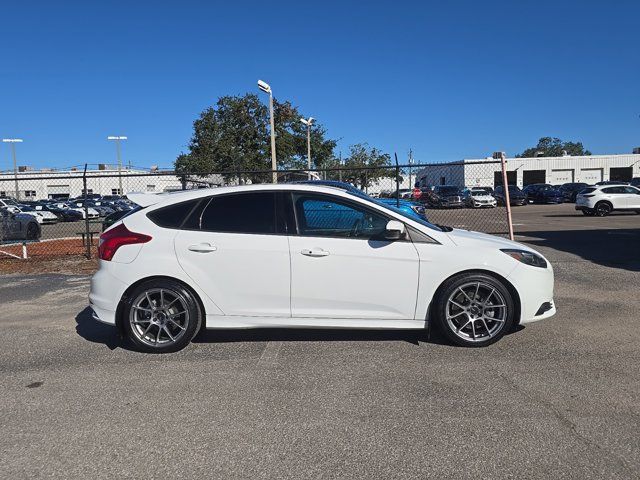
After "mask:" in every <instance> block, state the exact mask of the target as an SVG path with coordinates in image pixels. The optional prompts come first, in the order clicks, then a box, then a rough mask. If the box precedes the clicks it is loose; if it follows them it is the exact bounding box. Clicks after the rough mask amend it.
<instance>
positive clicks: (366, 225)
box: [293, 193, 388, 239]
mask: <svg viewBox="0 0 640 480" xmlns="http://www.w3.org/2000/svg"><path fill="white" fill-rule="evenodd" d="M293 202H294V208H295V213H296V220H297V223H298V233H299V235H302V236H310V237H337V238H361V239H370V238H376V237H382V236H383V235H384V232H385V229H386V226H387V221H388V219H387V218H386V217H385V216H384V215H382V214H379V213H376V212H373V211H372V210H369V209H368V208H366V207H364V206H360V205H356V204H354V203H352V202H349V201H345V200H342V199H339V198H336V197H331V196H329V195H321V194H297V193H296V194H294V195H293Z"/></svg>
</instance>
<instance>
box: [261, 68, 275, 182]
mask: <svg viewBox="0 0 640 480" xmlns="http://www.w3.org/2000/svg"><path fill="white" fill-rule="evenodd" d="M258 88H259V89H260V90H262V91H263V92H264V93H268V94H269V123H270V125H271V170H272V171H273V173H272V182H273V183H278V172H277V169H278V164H277V163H276V126H275V121H274V119H273V91H272V90H271V86H270V85H269V84H268V83H267V82H264V81H262V80H258Z"/></svg>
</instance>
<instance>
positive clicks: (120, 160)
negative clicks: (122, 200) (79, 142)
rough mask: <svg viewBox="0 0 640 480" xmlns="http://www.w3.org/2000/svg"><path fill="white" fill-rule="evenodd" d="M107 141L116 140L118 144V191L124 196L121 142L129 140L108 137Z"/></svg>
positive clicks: (122, 137)
mask: <svg viewBox="0 0 640 480" xmlns="http://www.w3.org/2000/svg"><path fill="white" fill-rule="evenodd" d="M107 140H114V141H115V142H116V156H117V158H118V190H119V193H120V195H123V194H124V191H123V190H122V158H121V157H120V140H127V137H125V136H122V135H120V136H108V137H107Z"/></svg>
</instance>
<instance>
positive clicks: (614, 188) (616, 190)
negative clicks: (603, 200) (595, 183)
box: [602, 187, 625, 193]
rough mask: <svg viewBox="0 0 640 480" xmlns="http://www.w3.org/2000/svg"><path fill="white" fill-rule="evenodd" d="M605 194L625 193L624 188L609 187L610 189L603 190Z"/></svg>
mask: <svg viewBox="0 0 640 480" xmlns="http://www.w3.org/2000/svg"><path fill="white" fill-rule="evenodd" d="M602 192H603V193H625V191H624V187H609V188H603V189H602Z"/></svg>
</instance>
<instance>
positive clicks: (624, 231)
mask: <svg viewBox="0 0 640 480" xmlns="http://www.w3.org/2000/svg"><path fill="white" fill-rule="evenodd" d="M638 223H640V219H639V222H638ZM518 237H520V238H519V239H517V240H524V241H525V243H527V244H529V245H532V246H534V247H535V246H539V247H548V248H552V249H554V250H558V251H563V252H567V253H570V254H573V255H577V256H579V257H581V258H583V259H585V260H587V261H589V262H593V263H596V264H599V265H604V266H607V267H612V268H620V269H624V270H629V271H632V272H638V271H640V249H639V246H640V227H639V228H611V229H598V230H589V229H584V230H556V231H529V232H521V233H518ZM522 237H529V238H526V239H523V238H522ZM552 263H553V262H552Z"/></svg>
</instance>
